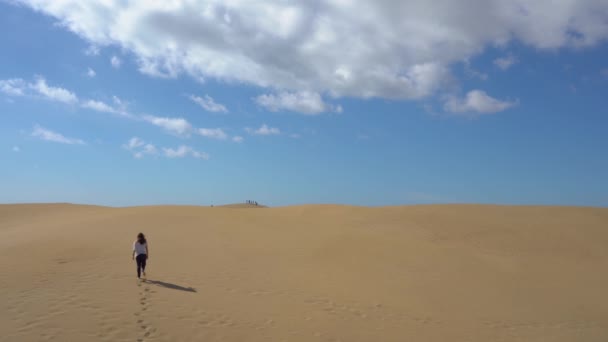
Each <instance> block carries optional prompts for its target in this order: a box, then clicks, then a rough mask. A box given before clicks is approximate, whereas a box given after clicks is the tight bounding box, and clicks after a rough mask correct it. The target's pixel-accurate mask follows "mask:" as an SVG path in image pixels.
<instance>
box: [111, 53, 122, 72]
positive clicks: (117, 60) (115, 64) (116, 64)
mask: <svg viewBox="0 0 608 342" xmlns="http://www.w3.org/2000/svg"><path fill="white" fill-rule="evenodd" d="M110 64H112V67H113V68H115V69H118V68H120V66H121V65H122V61H121V60H120V58H118V57H116V56H112V58H110Z"/></svg>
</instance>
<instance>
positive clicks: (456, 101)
mask: <svg viewBox="0 0 608 342" xmlns="http://www.w3.org/2000/svg"><path fill="white" fill-rule="evenodd" d="M516 104H517V102H510V101H501V100H498V99H495V98H493V97H491V96H489V95H488V94H486V93H485V92H484V91H482V90H471V91H469V92H468V93H467V95H466V96H465V97H464V98H463V99H461V98H458V97H455V96H450V97H448V98H447V100H446V102H445V104H444V109H445V110H446V111H448V112H452V113H465V114H466V113H478V114H488V113H496V112H501V111H503V110H505V109H508V108H510V107H513V106H514V105H516Z"/></svg>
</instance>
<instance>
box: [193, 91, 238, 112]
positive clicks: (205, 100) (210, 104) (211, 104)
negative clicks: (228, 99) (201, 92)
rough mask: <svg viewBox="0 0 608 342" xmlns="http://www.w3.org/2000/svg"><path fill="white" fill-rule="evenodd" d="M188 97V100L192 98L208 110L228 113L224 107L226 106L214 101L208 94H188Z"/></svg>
mask: <svg viewBox="0 0 608 342" xmlns="http://www.w3.org/2000/svg"><path fill="white" fill-rule="evenodd" d="M188 98H190V100H192V101H193V102H194V103H196V104H198V105H199V106H201V107H202V108H203V109H205V110H206V111H208V112H213V113H228V109H227V108H226V106H224V105H223V104H220V103H217V102H215V100H214V99H213V98H212V97H211V96H209V95H206V94H205V96H203V97H200V96H195V95H190V96H188Z"/></svg>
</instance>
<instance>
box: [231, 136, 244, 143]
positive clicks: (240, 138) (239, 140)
mask: <svg viewBox="0 0 608 342" xmlns="http://www.w3.org/2000/svg"><path fill="white" fill-rule="evenodd" d="M243 140H244V139H243V137H241V136H239V135H237V136H234V137H232V141H234V142H235V143H242V142H243Z"/></svg>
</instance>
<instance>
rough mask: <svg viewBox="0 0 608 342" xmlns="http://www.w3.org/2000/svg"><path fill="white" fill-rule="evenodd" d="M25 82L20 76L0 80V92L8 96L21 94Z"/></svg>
mask: <svg viewBox="0 0 608 342" xmlns="http://www.w3.org/2000/svg"><path fill="white" fill-rule="evenodd" d="M26 87H27V84H26V82H25V81H24V80H22V79H20V78H11V79H7V80H0V92H2V93H4V94H7V95H10V96H23V95H24V94H25V88H26Z"/></svg>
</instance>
